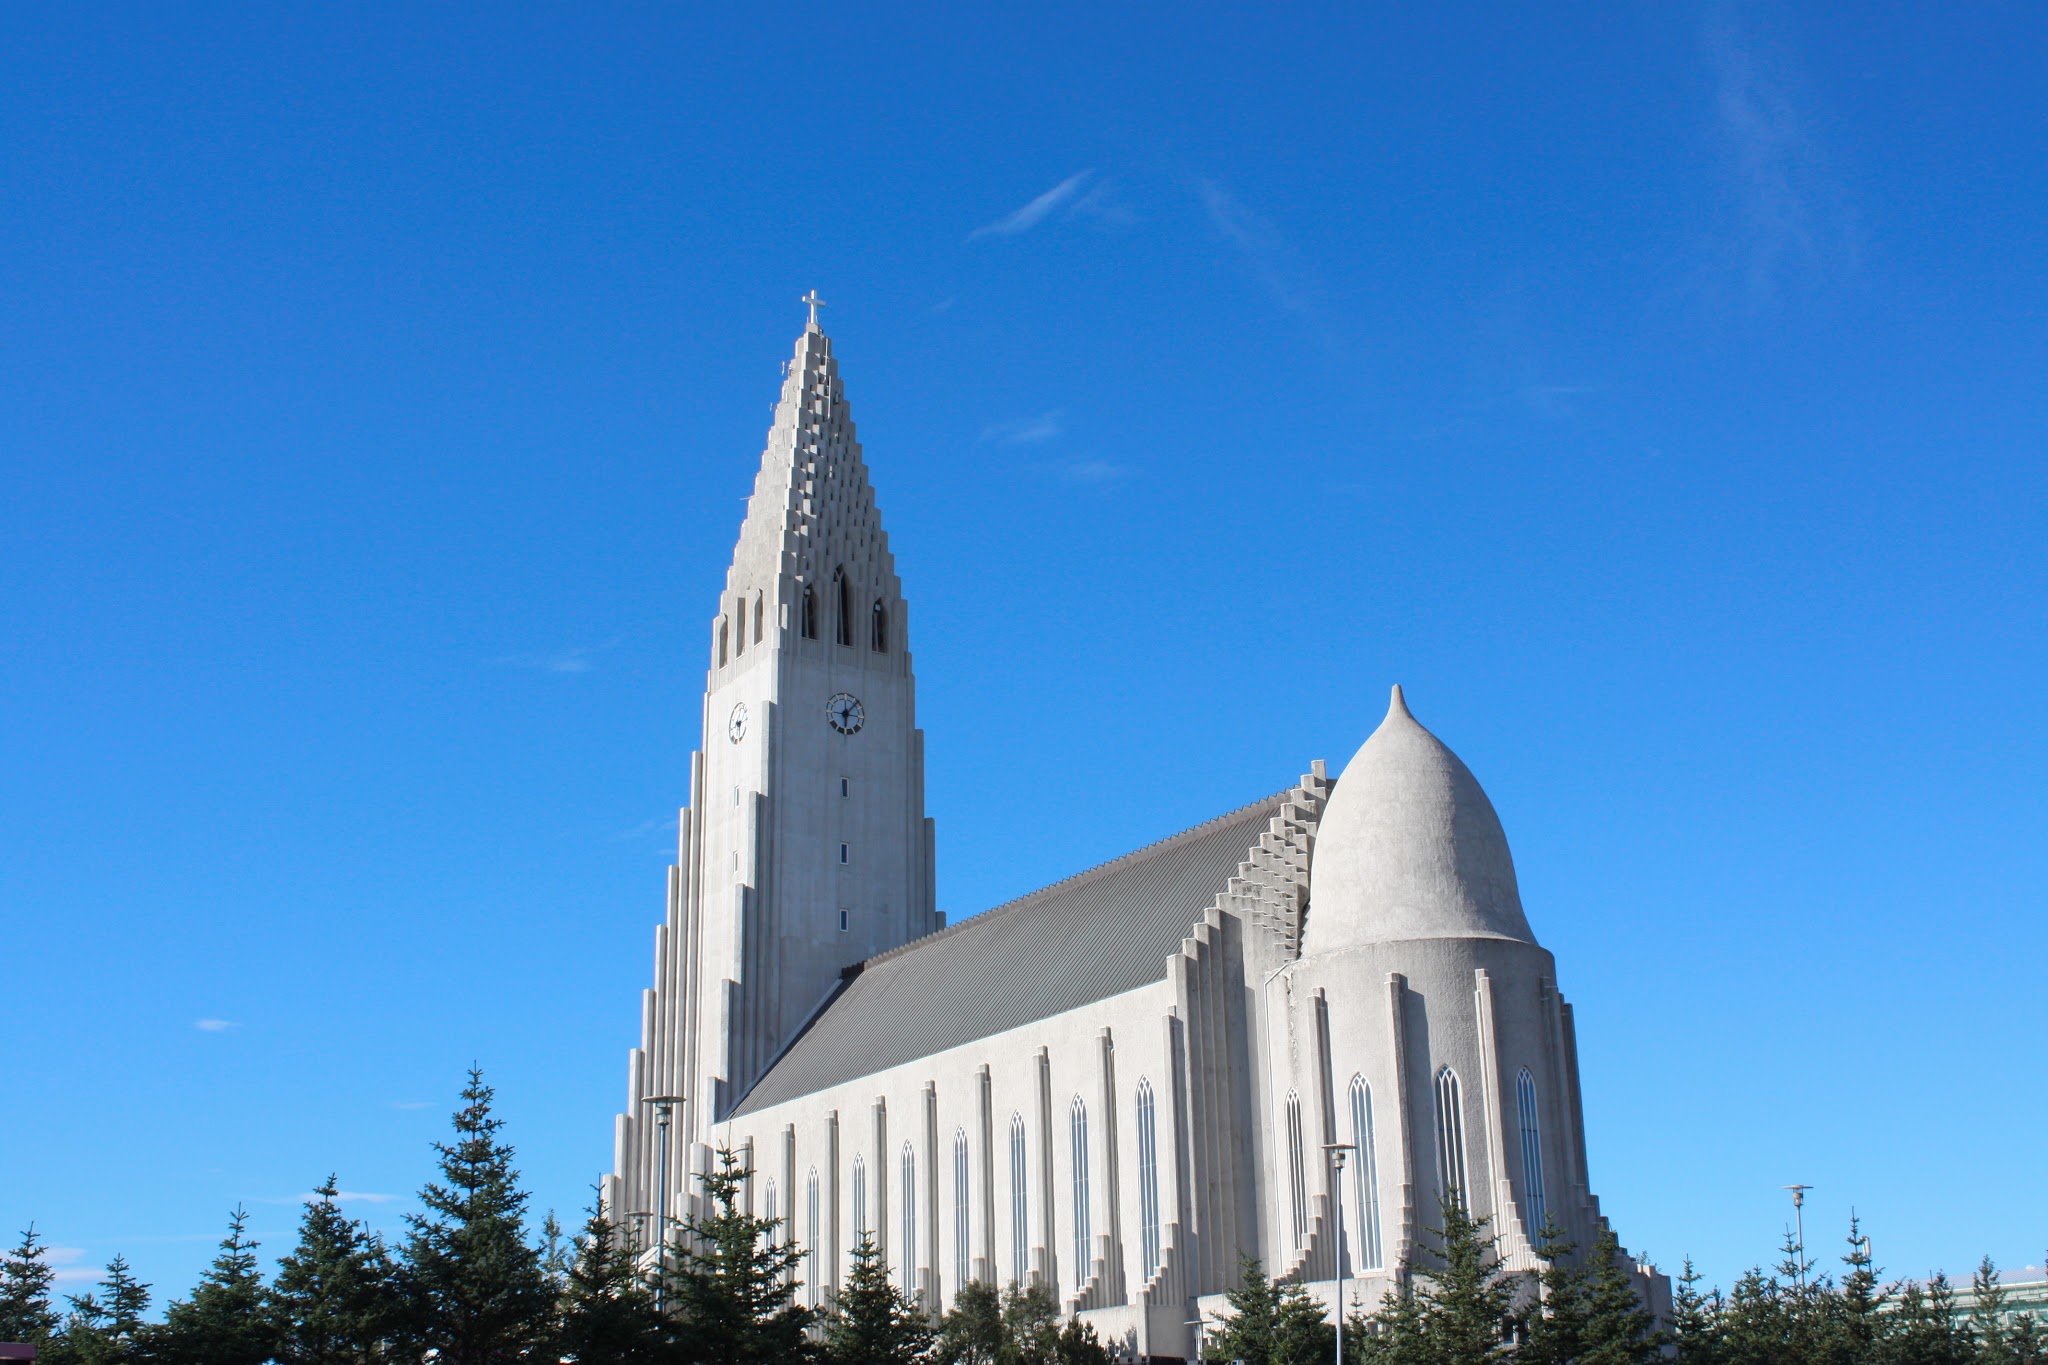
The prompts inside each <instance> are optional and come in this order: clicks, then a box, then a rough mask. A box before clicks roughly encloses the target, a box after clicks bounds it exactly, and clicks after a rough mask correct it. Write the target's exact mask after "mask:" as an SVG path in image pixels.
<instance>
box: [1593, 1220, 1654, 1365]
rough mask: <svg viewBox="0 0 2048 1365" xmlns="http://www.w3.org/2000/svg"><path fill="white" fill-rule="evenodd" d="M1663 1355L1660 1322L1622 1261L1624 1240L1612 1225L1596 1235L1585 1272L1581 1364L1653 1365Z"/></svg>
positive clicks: (1603, 1228)
mask: <svg viewBox="0 0 2048 1365" xmlns="http://www.w3.org/2000/svg"><path fill="white" fill-rule="evenodd" d="M1663 1355H1664V1341H1663V1339H1662V1338H1661V1337H1660V1336H1659V1335H1658V1333H1657V1320H1656V1319H1655V1318H1654V1317H1652V1316H1651V1314H1650V1310H1649V1309H1648V1308H1647V1307H1645V1306H1644V1304H1643V1299H1642V1295H1640V1294H1638V1293H1637V1292H1636V1283H1635V1277H1634V1276H1633V1275H1631V1274H1630V1273H1629V1271H1628V1269H1627V1268H1626V1267H1625V1266H1624V1265H1623V1263H1622V1253H1621V1242H1620V1239H1619V1238H1617V1237H1616V1236H1615V1235H1614V1230H1613V1229H1612V1228H1608V1227H1602V1228H1601V1229H1600V1235H1599V1236H1598V1237H1596V1238H1594V1239H1593V1256H1592V1264H1591V1265H1590V1266H1589V1267H1588V1268H1587V1275H1586V1327H1585V1336H1584V1338H1583V1340H1582V1342H1581V1344H1580V1349H1579V1355H1578V1362H1579V1365H1651V1362H1652V1361H1656V1360H1661V1359H1662V1358H1663Z"/></svg>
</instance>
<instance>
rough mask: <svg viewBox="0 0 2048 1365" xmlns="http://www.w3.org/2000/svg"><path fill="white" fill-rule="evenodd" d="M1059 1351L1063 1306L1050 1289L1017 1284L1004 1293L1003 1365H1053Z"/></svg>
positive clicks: (1037, 1285) (1036, 1282) (1036, 1284)
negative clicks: (1061, 1308) (1061, 1307)
mask: <svg viewBox="0 0 2048 1365" xmlns="http://www.w3.org/2000/svg"><path fill="white" fill-rule="evenodd" d="M1059 1349H1060V1306H1059V1303H1058V1301H1057V1300H1055V1299H1054V1298H1053V1296H1052V1290H1051V1288H1050V1287H1048V1286H1047V1285H1045V1284H1044V1283H1042V1282H1039V1281H1034V1282H1033V1283H1032V1284H1031V1286H1030V1287H1029V1288H1023V1287H1020V1286H1019V1285H1018V1284H1017V1283H1016V1281H1014V1280H1013V1281H1011V1282H1010V1287H1009V1288H1008V1289H1006V1290H1004V1291H1003V1347H1002V1354H1001V1355H1000V1356H998V1357H997V1359H998V1360H999V1361H1000V1362H1001V1365H1054V1362H1055V1361H1057V1360H1058V1358H1059Z"/></svg>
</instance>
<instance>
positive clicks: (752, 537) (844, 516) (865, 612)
mask: <svg viewBox="0 0 2048 1365" xmlns="http://www.w3.org/2000/svg"><path fill="white" fill-rule="evenodd" d="M805 302H807V303H811V304H812V309H813V311H812V315H811V319H810V322H809V323H808V325H806V327H805V328H804V331H803V333H802V334H801V335H800V336H798V337H797V341H796V349H795V352H794V354H793V355H792V356H791V357H790V360H789V363H788V364H787V365H786V366H785V367H784V370H783V381H782V393H781V396H780V397H779V398H778V399H777V400H776V404H775V416H774V419H773V421H772V422H771V424H770V426H769V429H768V440H767V443H766V446H765V447H764V448H763V450H762V452H761V466H760V470H759V472H758V473H757V474H756V475H755V477H754V491H753V493H752V494H751V495H750V496H749V497H748V499H747V514H746V520H745V521H744V522H743V523H742V524H741V527H740V535H739V543H738V545H737V546H736V547H735V548H734V551H733V561H732V567H731V569H730V570H729V571H728V572H727V574H726V601H727V602H728V603H729V604H732V605H731V611H732V613H733V614H734V615H735V616H743V617H744V618H745V629H744V630H743V631H742V630H739V629H737V627H736V626H733V625H722V626H721V628H722V629H724V630H725V633H726V637H727V643H726V645H725V651H726V652H725V656H724V657H726V658H728V659H729V658H731V657H734V656H735V655H736V654H738V653H741V652H744V650H745V649H747V648H749V647H752V646H753V645H758V644H760V643H763V642H764V639H765V636H766V634H767V633H768V632H769V631H770V630H774V629H778V628H779V629H781V630H785V631H797V632H799V633H801V632H802V631H804V629H805V627H806V625H808V626H809V628H810V631H811V638H817V637H821V636H822V637H826V638H831V639H835V640H839V641H840V642H841V643H847V644H851V643H854V642H859V643H862V644H868V643H871V641H872V639H873V637H874V636H875V633H876V631H877V630H882V631H885V632H888V631H893V632H894V633H896V634H897V635H899V636H900V635H901V634H902V627H903V624H904V623H903V616H904V611H903V588H902V583H901V582H900V581H899V580H898V579H897V577H896V561H895V558H894V556H892V555H891V554H890V553H889V538H888V535H887V534H886V533H885V532H884V531H883V530H882V518H881V513H880V511H879V510H878V509H877V508H876V505H875V491H874V488H873V486H872V485H871V484H870V483H869V481H868V469H867V464H866V462H865V461H864V460H863V459H862V458H861V446H860V440H859V438H858V436H857V435H856V434H855V431H854V424H853V416H852V413H851V412H850V410H849V409H848V407H847V403H846V391H845V387H844V386H843V385H842V384H841V382H840V378H839V363H838V361H836V360H835V359H834V358H833V356H832V339H831V338H830V337H828V336H827V335H825V333H824V331H823V330H821V329H820V328H819V327H818V322H817V314H816V305H817V304H818V303H821V302H823V300H819V299H817V298H816V296H815V291H814V292H813V295H812V296H811V297H810V298H807V299H806V300H805ZM724 618H725V613H721V622H723V621H724ZM719 647H720V646H719V642H718V640H717V639H716V638H714V640H713V642H712V651H713V658H714V663H713V666H714V667H716V666H717V659H718V657H719V655H718V651H719Z"/></svg>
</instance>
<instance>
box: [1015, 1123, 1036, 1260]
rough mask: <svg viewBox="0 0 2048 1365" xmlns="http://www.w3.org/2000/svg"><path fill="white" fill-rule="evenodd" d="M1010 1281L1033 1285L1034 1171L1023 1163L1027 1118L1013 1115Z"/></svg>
mask: <svg viewBox="0 0 2048 1365" xmlns="http://www.w3.org/2000/svg"><path fill="white" fill-rule="evenodd" d="M1010 1278H1011V1279H1012V1280H1015V1281H1016V1282H1017V1283H1018V1284H1029V1283H1031V1168H1030V1167H1029V1166H1027V1165H1026V1164H1025V1162H1024V1116H1023V1115H1022V1114H1012V1115H1010Z"/></svg>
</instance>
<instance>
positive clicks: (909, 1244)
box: [901, 1142, 917, 1298]
mask: <svg viewBox="0 0 2048 1365" xmlns="http://www.w3.org/2000/svg"><path fill="white" fill-rule="evenodd" d="M902 1255H903V1260H902V1262H901V1264H902V1267H903V1292H904V1293H905V1294H908V1295H909V1296H911V1297H912V1298H915V1297H917V1149H916V1148H915V1147H912V1146H911V1145H910V1144H909V1143H907V1142H906V1143H904V1144H903V1252H902Z"/></svg>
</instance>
